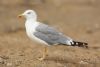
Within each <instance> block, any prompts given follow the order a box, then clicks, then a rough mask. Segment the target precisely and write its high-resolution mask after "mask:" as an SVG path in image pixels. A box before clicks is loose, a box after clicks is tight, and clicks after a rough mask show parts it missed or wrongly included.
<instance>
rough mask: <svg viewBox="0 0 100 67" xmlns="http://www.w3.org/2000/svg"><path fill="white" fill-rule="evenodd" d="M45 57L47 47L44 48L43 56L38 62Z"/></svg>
mask: <svg viewBox="0 0 100 67" xmlns="http://www.w3.org/2000/svg"><path fill="white" fill-rule="evenodd" d="M46 56H47V47H44V51H43V56H42V57H41V58H39V60H41V61H42V60H44V59H45V58H46Z"/></svg>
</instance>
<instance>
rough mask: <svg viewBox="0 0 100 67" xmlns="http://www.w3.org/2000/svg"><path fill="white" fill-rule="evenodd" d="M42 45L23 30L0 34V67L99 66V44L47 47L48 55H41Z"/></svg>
mask: <svg viewBox="0 0 100 67" xmlns="http://www.w3.org/2000/svg"><path fill="white" fill-rule="evenodd" d="M43 48H44V46H42V45H40V44H36V43H34V42H32V41H30V39H28V37H27V36H26V34H25V32H24V31H23V30H21V31H17V32H12V33H8V34H4V35H2V36H0V67H99V65H100V46H99V45H95V46H94V44H89V48H88V49H86V48H80V47H71V46H51V47H48V56H47V57H46V59H45V60H44V61H39V60H37V58H39V57H41V56H42V50H43Z"/></svg>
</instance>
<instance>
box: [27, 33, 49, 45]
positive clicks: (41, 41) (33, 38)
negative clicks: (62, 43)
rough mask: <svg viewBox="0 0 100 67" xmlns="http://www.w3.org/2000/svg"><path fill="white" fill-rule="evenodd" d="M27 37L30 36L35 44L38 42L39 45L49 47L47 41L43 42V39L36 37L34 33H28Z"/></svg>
mask: <svg viewBox="0 0 100 67" xmlns="http://www.w3.org/2000/svg"><path fill="white" fill-rule="evenodd" d="M27 35H28V37H29V38H30V39H31V40H33V41H35V42H37V43H40V44H45V45H48V44H47V43H46V42H45V41H43V40H41V39H39V38H37V37H35V36H34V34H33V33H28V32H27Z"/></svg>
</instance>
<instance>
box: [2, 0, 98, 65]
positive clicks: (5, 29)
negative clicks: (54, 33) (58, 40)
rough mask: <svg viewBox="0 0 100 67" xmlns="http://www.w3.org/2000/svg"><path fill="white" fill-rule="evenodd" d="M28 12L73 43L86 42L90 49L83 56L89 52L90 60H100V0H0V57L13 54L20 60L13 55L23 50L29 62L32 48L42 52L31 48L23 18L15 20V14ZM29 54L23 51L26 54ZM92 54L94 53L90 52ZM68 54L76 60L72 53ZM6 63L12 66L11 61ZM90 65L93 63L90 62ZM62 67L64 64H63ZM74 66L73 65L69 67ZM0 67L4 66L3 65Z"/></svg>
mask: <svg viewBox="0 0 100 67" xmlns="http://www.w3.org/2000/svg"><path fill="white" fill-rule="evenodd" d="M27 9H32V10H35V11H36V13H37V14H38V21H40V22H43V23H45V24H49V25H51V26H53V27H55V28H57V29H58V30H60V31H61V32H63V33H64V34H66V35H68V36H70V37H72V38H73V39H75V40H79V41H85V42H88V43H89V47H91V49H90V50H89V51H85V52H84V53H86V55H87V54H88V53H89V54H90V55H87V56H90V58H91V55H92V56H93V58H94V57H96V56H98V58H97V57H96V59H100V54H99V52H100V0H9V1H7V0H0V52H1V53H0V54H1V56H2V55H3V56H8V55H9V56H10V57H12V55H11V53H13V55H14V56H13V57H14V58H15V59H18V58H20V57H19V56H17V55H16V52H17V53H18V54H20V52H21V51H22V53H23V50H25V49H28V51H29V55H30V57H31V58H30V59H32V55H31V53H32V51H33V52H35V51H36V50H35V49H34V50H33V48H37V47H38V49H41V47H39V46H37V45H34V46H33V42H31V41H30V40H29V39H28V37H27V36H26V34H25V27H24V21H25V19H19V18H18V15H19V14H21V13H23V12H24V11H25V10H27ZM29 44H30V46H29ZM34 44H35V43H34ZM5 46H6V47H5ZM22 48H23V49H22ZM60 48H62V47H60ZM66 48H67V47H66ZM71 48H72V47H71ZM14 49H17V50H14ZM62 49H63V48H62ZM68 50H69V51H70V47H68ZM74 50H76V54H78V53H77V49H75V48H74ZM28 51H26V54H27V53H28ZM80 51H81V49H80ZM82 51H84V49H82ZM91 51H92V52H93V53H91ZM95 52H96V53H95ZM51 53H52V52H51ZM69 54H70V52H69ZM80 54H83V53H81V52H79V54H78V56H77V57H80ZM35 55H36V54H35ZM71 55H73V56H74V57H76V55H75V54H71ZM82 56H83V55H82ZM16 57H17V58H16ZM69 57H70V56H69ZM14 58H13V60H14ZM24 58H25V57H23V59H24ZM82 58H83V57H82ZM1 59H2V58H1ZM67 60H68V59H67ZM74 60H75V58H74ZM72 61H73V60H72ZM8 62H11V63H15V62H12V61H8ZM26 62H27V61H26ZM68 62H69V61H68ZM91 62H92V61H91ZM93 62H95V61H94V60H93ZM37 63H38V62H37ZM48 63H51V62H48ZM18 64H19V65H20V63H19V62H18ZM41 64H42V63H41ZM51 64H52V63H51ZM61 64H62V65H64V64H63V63H61ZM6 65H7V64H6ZM11 65H13V64H11ZM24 65H25V64H23V65H22V67H24ZM30 65H31V64H30ZM45 65H46V64H44V66H43V67H49V65H48V66H45ZM57 65H58V66H59V64H54V65H53V66H54V67H57ZM65 65H66V64H65ZM69 65H70V64H69ZM73 65H74V64H73V63H72V66H73ZM2 66H4V65H3V64H2ZM8 66H9V64H8ZM40 66H41V65H40ZM53 66H52V67H53ZM26 67H27V66H26ZM30 67H31V66H30ZM38 67H39V66H38Z"/></svg>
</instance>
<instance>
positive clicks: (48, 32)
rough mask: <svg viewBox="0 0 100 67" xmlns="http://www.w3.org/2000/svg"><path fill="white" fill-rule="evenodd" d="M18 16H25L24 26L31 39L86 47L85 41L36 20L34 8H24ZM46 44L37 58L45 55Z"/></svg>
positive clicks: (50, 43)
mask: <svg viewBox="0 0 100 67" xmlns="http://www.w3.org/2000/svg"><path fill="white" fill-rule="evenodd" d="M19 17H20V18H21V17H24V18H26V21H25V28H26V33H27V35H28V37H29V38H30V39H31V40H35V41H37V42H39V43H42V44H44V45H47V46H53V45H66V46H78V47H86V48H88V44H87V43H85V42H79V41H75V40H73V39H72V38H70V37H68V36H66V35H64V34H63V33H61V32H59V31H58V30H57V29H55V28H53V27H51V26H49V25H46V24H44V23H41V22H38V21H37V14H36V12H35V11H34V10H26V11H25V12H24V13H22V14H21V15H19ZM47 46H45V48H44V51H43V56H42V57H41V58H39V60H44V59H45V57H46V56H47Z"/></svg>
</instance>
